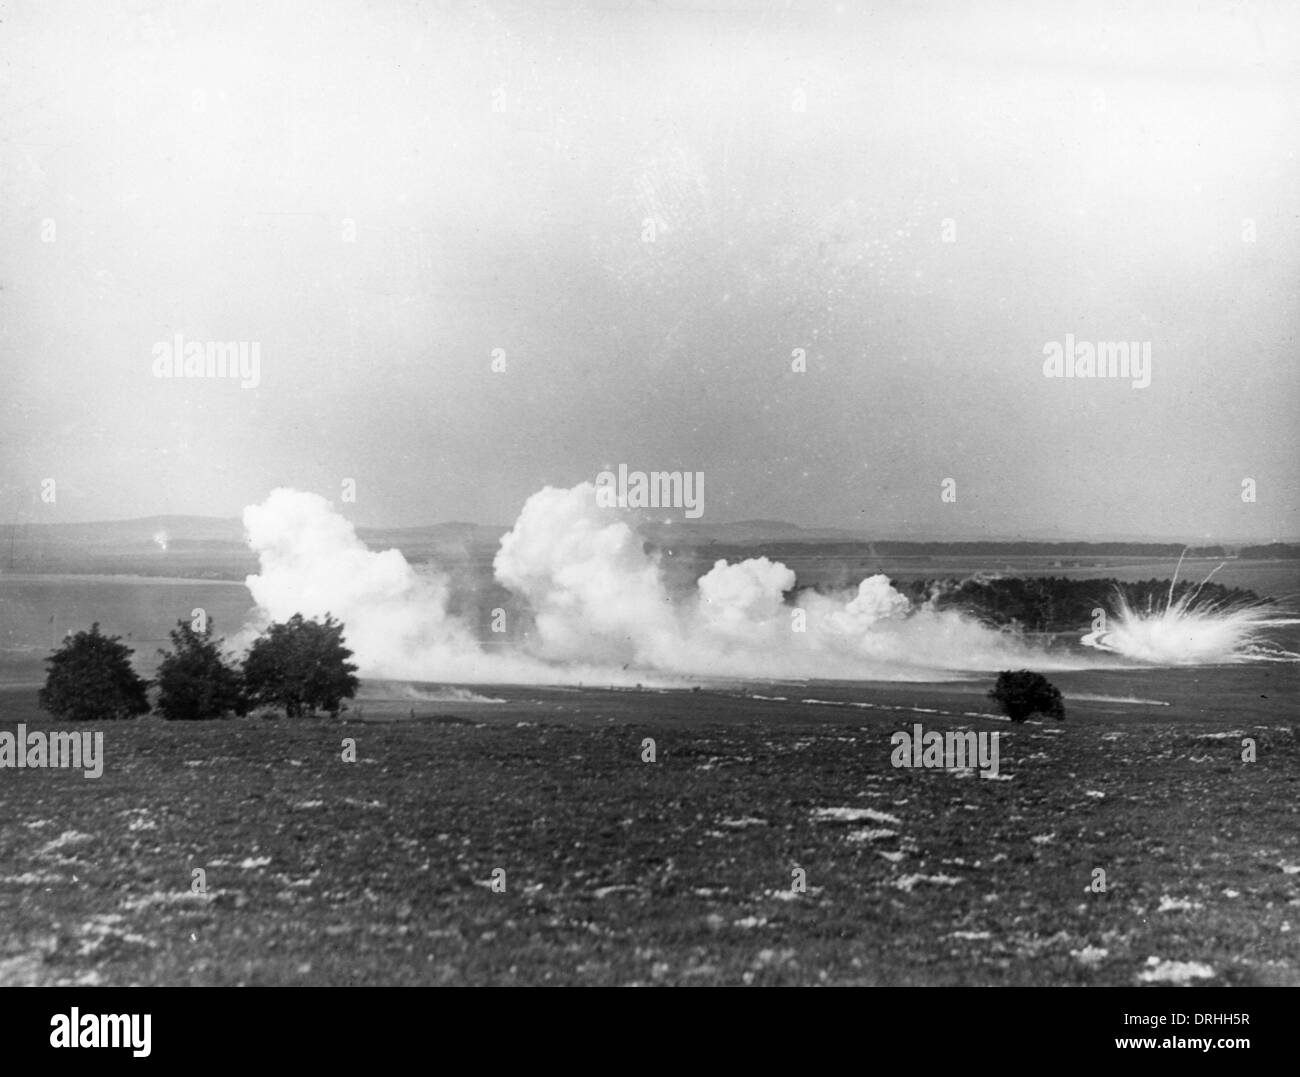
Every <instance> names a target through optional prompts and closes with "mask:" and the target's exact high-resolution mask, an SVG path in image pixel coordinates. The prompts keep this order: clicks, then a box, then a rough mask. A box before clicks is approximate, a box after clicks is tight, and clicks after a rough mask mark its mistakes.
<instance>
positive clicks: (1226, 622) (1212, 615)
mask: <svg viewBox="0 0 1300 1077" xmlns="http://www.w3.org/2000/svg"><path fill="white" fill-rule="evenodd" d="M1216 571H1217V570H1216ZM1210 575H1213V573H1211V574H1210ZM1208 579H1209V577H1208V576H1207V577H1206V581H1208ZM1206 581H1202V585H1204V583H1205V582H1206ZM1169 592H1170V593H1169V597H1168V598H1166V600H1165V602H1164V605H1163V606H1153V607H1149V608H1147V609H1145V610H1135V609H1133V607H1132V606H1131V605H1130V604H1129V602H1128V600H1127V599H1126V598H1125V597H1124V595H1123V593H1118V594H1117V595H1116V599H1115V612H1114V614H1113V615H1112V616H1111V617H1110V618H1109V620H1108V623H1107V626H1106V628H1105V629H1102V630H1099V631H1095V632H1090V633H1088V635H1086V636H1084V637H1083V641H1082V642H1083V643H1084V644H1085V645H1086V646H1089V647H1095V648H1097V649H1098V650H1103V651H1110V652H1111V653H1112V654H1118V655H1123V656H1124V657H1126V658H1132V659H1135V660H1136V661H1139V662H1146V663H1149V664H1152V665H1160V666H1190V665H1207V664H1212V663H1231V662H1244V661H1250V660H1261V659H1262V660H1274V661H1294V660H1296V659H1297V658H1300V655H1295V654H1292V653H1291V652H1289V651H1283V650H1280V649H1278V648H1276V647H1273V646H1271V645H1270V644H1268V643H1267V641H1266V640H1265V639H1264V633H1265V631H1266V630H1267V629H1268V628H1269V626H1271V625H1274V624H1278V623H1283V624H1285V623H1287V622H1286V621H1278V620H1277V610H1276V609H1275V608H1274V607H1273V605H1272V604H1271V603H1237V604H1229V603H1222V602H1201V603H1197V602H1196V596H1197V595H1198V594H1199V593H1200V588H1194V589H1192V590H1189V591H1188V592H1187V593H1186V594H1184V595H1183V596H1182V597H1181V598H1179V599H1177V600H1175V599H1174V597H1173V584H1172V583H1171V584H1170V588H1169Z"/></svg>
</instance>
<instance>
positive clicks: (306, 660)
mask: <svg viewBox="0 0 1300 1077" xmlns="http://www.w3.org/2000/svg"><path fill="white" fill-rule="evenodd" d="M351 657H352V652H351V651H350V650H348V649H347V648H346V647H345V646H344V645H343V625H342V624H340V623H339V622H338V621H335V620H334V619H333V618H332V617H331V616H330V615H329V614H328V613H327V614H326V615H325V621H324V623H320V622H317V621H316V620H314V619H313V620H304V619H303V616H302V614H301V613H295V614H294V615H293V616H292V617H291V618H290V619H289V620H288V621H286V622H284V623H283V624H272V625H271V626H270V627H269V628H268V629H267V630H266V631H265V632H263V633H262V635H260V636H259V637H258V638H257V639H256V640H254V641H253V646H252V647H251V648H250V649H249V652H248V657H247V658H246V659H244V689H245V692H246V693H247V696H248V700H249V702H250V703H252V704H254V705H259V704H269V705H271V706H278V707H283V708H284V710H285V713H286V714H288V716H289V717H290V718H297V717H298V716H299V715H301V714H303V713H304V712H305V713H307V714H311V713H313V712H314V711H316V710H317V709H320V710H324V711H327V712H328V713H329V714H331V715H337V714H338V712H339V707H340V705H341V704H342V701H343V700H344V699H351V698H352V697H353V696H355V695H356V694H357V684H358V681H357V679H356V677H354V676H353V675H352V674H353V672H354V671H355V670H356V668H357V667H356V666H354V665H353V664H352V663H351V662H349V661H348V659H349V658H351Z"/></svg>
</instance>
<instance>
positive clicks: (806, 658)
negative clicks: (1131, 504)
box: [244, 483, 1080, 684]
mask: <svg viewBox="0 0 1300 1077" xmlns="http://www.w3.org/2000/svg"><path fill="white" fill-rule="evenodd" d="M595 495H596V488H595V486H594V485H592V484H591V483H582V484H580V485H578V486H575V487H574V488H573V489H571V490H560V489H555V488H552V487H546V488H545V489H543V490H541V491H539V492H538V493H536V494H534V495H533V496H532V497H530V498H529V499H528V501H527V502H526V503H525V505H524V508H523V511H522V512H521V513H520V515H519V519H518V520H517V521H516V523H515V526H514V528H513V530H511V531H510V533H509V534H507V535H505V536H504V537H503V538H502V540H501V546H500V549H499V551H498V553H497V555H496V558H495V561H494V571H495V575H496V580H497V582H498V583H499V584H501V585H502V586H503V587H505V588H507V589H508V590H509V591H510V592H511V593H512V594H513V595H514V596H516V598H517V599H518V601H519V602H520V604H521V606H522V607H526V609H527V610H528V611H529V612H530V614H531V618H532V623H531V628H530V630H529V631H528V632H527V633H524V634H522V635H521V636H519V637H517V638H515V639H514V642H513V645H512V646H510V647H501V646H491V645H486V644H490V643H494V642H495V641H486V640H480V639H479V637H478V635H477V634H476V633H475V631H474V630H473V629H472V628H471V626H469V625H468V624H466V623H465V622H464V621H462V620H460V619H458V618H457V617H454V616H452V615H451V614H450V613H449V612H448V599H449V585H448V580H447V577H446V575H445V574H444V573H442V572H439V571H436V570H425V569H423V568H421V569H419V570H417V569H416V568H414V567H412V566H411V565H410V564H409V563H408V562H407V561H406V559H405V557H403V555H402V554H401V553H400V552H399V551H397V550H385V551H383V552H375V551H372V550H369V549H367V548H366V547H365V545H364V544H363V543H362V542H361V541H360V540H359V539H358V538H357V536H356V533H355V531H354V530H353V527H352V525H351V524H350V523H349V522H348V521H347V520H345V519H344V518H343V517H342V516H340V515H338V514H337V513H336V512H335V511H334V510H333V509H332V507H331V506H330V504H329V503H328V502H327V501H326V500H325V499H324V498H322V497H319V496H318V495H315V494H310V493H301V492H298V491H294V490H287V489H279V490H276V491H274V492H273V493H272V494H271V495H270V497H268V498H267V500H266V501H265V502H264V503H263V504H261V505H255V506H250V507H249V508H247V509H246V510H245V511H244V525H245V528H246V531H247V534H248V541H249V545H250V546H251V547H252V549H253V550H254V551H255V552H256V553H257V555H258V557H259V558H260V562H261V570H260V572H259V573H258V574H257V575H255V576H250V577H248V581H247V583H248V588H249V590H250V591H251V593H252V596H253V599H254V601H255V602H256V603H257V605H258V606H259V607H260V609H261V610H262V612H263V614H264V615H265V616H266V617H267V618H269V619H272V620H284V619H286V618H288V617H290V616H292V615H293V614H294V613H302V614H303V615H304V616H308V617H320V616H323V615H324V614H325V613H327V612H328V613H332V614H333V615H334V616H335V617H336V618H338V619H339V620H341V621H342V622H343V623H344V625H345V637H346V640H347V643H348V646H349V647H351V648H352V650H353V652H354V656H355V657H354V661H356V663H357V664H358V666H359V667H360V672H361V674H362V675H363V676H370V677H389V678H396V679H410V680H443V681H459V682H462V683H492V682H497V683H503V682H513V683H569V684H572V683H577V682H585V683H597V684H599V683H605V684H609V683H632V682H644V683H680V682H681V680H682V679H683V678H694V679H700V678H708V677H718V678H744V679H751V678H797V679H802V678H818V677H820V678H836V679H849V680H854V679H869V680H935V679H943V678H945V677H951V676H957V675H960V674H961V673H963V672H968V671H988V670H996V669H1006V668H1013V667H1018V666H1020V665H1025V664H1027V663H1030V662H1032V663H1034V664H1035V665H1036V666H1037V667H1038V668H1041V669H1053V668H1067V666H1068V667H1070V668H1077V667H1078V666H1079V665H1080V663H1079V661H1078V660H1077V658H1076V659H1073V660H1069V659H1067V660H1064V661H1062V660H1061V659H1057V660H1055V661H1053V660H1052V658H1051V656H1049V655H1048V654H1045V653H1039V652H1031V651H1030V650H1029V648H1027V647H1026V646H1025V645H1024V644H1022V643H1021V642H1020V641H1018V640H1016V639H1015V638H1013V637H1010V636H1007V635H1004V634H1002V633H999V632H996V631H993V630H991V629H989V628H986V627H984V626H982V625H979V624H977V623H975V622H973V621H971V620H969V619H967V618H965V617H963V616H962V615H960V614H958V613H955V612H951V611H948V612H938V611H935V610H933V609H930V608H928V607H922V608H919V609H913V608H912V607H911V604H910V603H909V601H908V599H907V598H906V597H905V596H903V595H901V594H899V592H898V591H896V590H895V589H894V588H893V587H892V586H891V585H890V583H889V580H888V579H887V578H886V577H885V576H881V575H877V576H872V577H870V578H869V579H866V580H863V581H862V582H861V584H859V586H858V588H857V591H856V592H854V593H849V594H844V595H836V596H829V595H820V594H815V593H804V594H803V595H801V596H800V598H799V599H798V601H797V603H793V602H791V601H788V600H787V595H788V593H789V592H791V591H792V590H793V588H794V586H795V582H796V581H795V574H794V572H793V571H791V570H790V569H789V568H787V567H786V566H785V565H782V564H780V563H779V562H773V561H770V560H768V559H767V558H766V557H758V558H751V559H749V560H746V561H741V562H739V563H737V564H728V563H727V562H726V561H718V562H717V563H716V564H715V565H714V566H713V568H712V569H711V570H710V571H709V572H708V573H706V574H705V575H704V576H702V577H701V578H700V579H699V580H698V581H697V584H696V590H695V593H694V595H693V596H691V597H690V598H688V599H687V600H685V601H680V602H674V601H673V600H672V599H671V598H670V596H669V593H668V590H667V588H666V587H665V584H664V579H663V576H662V573H661V571H660V566H659V564H658V562H657V561H656V559H655V558H654V557H652V556H651V555H649V554H647V553H646V552H645V550H644V545H643V542H642V540H641V538H640V536H639V535H638V534H637V533H636V531H635V530H633V528H632V527H631V526H629V524H628V523H627V522H626V519H625V518H624V514H623V513H622V512H621V511H620V510H618V509H612V508H602V507H601V506H599V505H598V504H597V501H596V496H595Z"/></svg>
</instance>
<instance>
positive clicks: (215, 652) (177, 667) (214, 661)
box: [154, 618, 248, 721]
mask: <svg viewBox="0 0 1300 1077" xmlns="http://www.w3.org/2000/svg"><path fill="white" fill-rule="evenodd" d="M200 624H201V629H196V628H195V626H194V624H193V623H192V622H187V621H183V620H182V621H177V622H176V627H175V628H174V629H172V631H171V641H172V650H171V651H170V652H168V651H163V650H159V652H158V653H159V654H160V655H162V656H163V659H162V661H161V662H160V663H159V665H158V672H157V673H156V674H155V676H154V682H155V683H156V684H157V686H158V699H157V701H156V702H155V704H154V706H155V708H156V709H157V711H158V712H159V713H160V714H161V715H162V716H163V717H164V718H168V719H171V720H174V721H199V720H203V719H209V718H224V717H226V716H227V715H229V714H231V713H234V714H240V715H242V714H246V713H247V712H248V707H247V705H246V703H245V700H244V679H243V675H242V673H241V672H240V670H239V668H238V666H236V665H234V664H233V663H229V662H227V660H226V659H225V657H224V656H223V655H222V653H221V640H220V639H213V638H212V629H213V623H212V621H210V620H208V619H206V618H204V619H203V621H201V622H200Z"/></svg>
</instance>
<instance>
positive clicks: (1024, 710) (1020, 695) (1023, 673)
mask: <svg viewBox="0 0 1300 1077" xmlns="http://www.w3.org/2000/svg"><path fill="white" fill-rule="evenodd" d="M989 698H990V699H993V700H996V701H997V703H998V704H999V705H1000V706H1001V707H1002V713H1003V714H1005V715H1007V717H1009V718H1010V719H1011V720H1012V721H1013V722H1023V721H1024V720H1025V719H1026V718H1028V717H1029V716H1030V715H1031V714H1041V715H1043V716H1044V717H1046V718H1055V719H1057V721H1064V720H1065V700H1064V699H1063V698H1062V696H1061V690H1060V689H1059V688H1057V687H1056V686H1055V685H1053V684H1052V683H1051V682H1049V681H1048V679H1047V678H1046V677H1044V676H1043V675H1042V674H1041V673H1033V672H1031V671H1030V670H1027V669H1022V670H1018V671H1016V672H1015V673H1012V672H1009V671H1006V670H1004V671H1003V672H1001V673H999V674H998V680H997V684H995V685H994V686H993V688H991V689H990V690H989Z"/></svg>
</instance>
